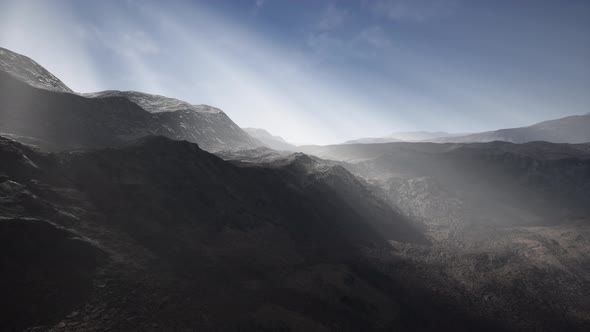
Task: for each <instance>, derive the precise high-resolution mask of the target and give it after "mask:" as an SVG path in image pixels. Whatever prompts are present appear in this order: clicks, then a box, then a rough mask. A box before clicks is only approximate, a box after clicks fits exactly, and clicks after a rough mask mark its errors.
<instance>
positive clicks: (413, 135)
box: [343, 131, 461, 144]
mask: <svg viewBox="0 0 590 332" xmlns="http://www.w3.org/2000/svg"><path fill="white" fill-rule="evenodd" d="M460 135H461V134H451V133H447V132H443V131H437V132H430V131H401V132H395V133H392V134H390V135H387V136H385V137H375V138H359V139H356V140H351V141H346V142H344V143H343V144H375V143H393V142H418V141H432V140H436V139H440V138H445V137H452V136H460Z"/></svg>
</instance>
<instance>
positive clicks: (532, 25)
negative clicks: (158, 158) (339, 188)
mask: <svg viewBox="0 0 590 332" xmlns="http://www.w3.org/2000/svg"><path fill="white" fill-rule="evenodd" d="M589 31H590V3H589V2H587V1H567V2H565V1H518V2H515V1H494V2H489V1H458V0H457V1H448V0H441V1H406V0H401V1H400V0H391V1H280V0H272V1H271V0H267V1H264V0H252V1H234V2H229V1H215V2H214V1H207V2H205V1H175V2H173V3H169V2H166V3H164V2H161V1H100V2H98V1H97V2H90V1H84V2H80V1H65V0H64V1H16V0H14V1H11V0H8V1H6V0H3V1H2V2H0V46H2V47H5V48H8V49H11V50H13V51H15V52H19V53H21V54H26V55H28V56H30V57H32V58H34V59H35V60H36V61H38V62H39V63H40V64H41V65H43V66H44V67H46V68H47V69H48V70H50V71H51V72H52V73H54V74H55V75H56V76H58V77H60V78H61V79H62V80H63V81H64V82H65V83H66V84H67V85H68V86H70V87H71V88H72V89H74V90H75V91H78V92H91V91H98V90H107V89H122V90H138V91H143V92H148V93H155V94H161V95H166V96H170V97H176V98H179V99H182V100H186V101H189V102H191V103H195V104H209V105H213V106H216V107H219V108H221V109H223V110H224V111H225V112H226V113H227V114H228V115H229V116H230V117H231V118H232V119H233V120H234V121H235V122H236V123H237V124H238V125H240V126H242V127H255V128H264V129H267V130H269V131H270V132H272V133H273V134H276V135H280V136H282V137H284V138H285V139H287V140H288V141H291V142H295V143H315V144H328V143H338V142H343V141H346V140H350V139H355V138H358V137H379V136H384V135H387V134H389V133H391V132H394V131H410V130H430V131H449V132H475V131H483V130H491V129H496V128H506V127H516V126H524V125H529V124H532V123H535V122H539V121H542V120H546V119H551V118H559V117H563V116H567V115H573V114H583V113H587V112H588V110H589V109H590V95H589V94H588V93H587V91H588V87H589V86H590V63H589V61H588V59H590V33H589Z"/></svg>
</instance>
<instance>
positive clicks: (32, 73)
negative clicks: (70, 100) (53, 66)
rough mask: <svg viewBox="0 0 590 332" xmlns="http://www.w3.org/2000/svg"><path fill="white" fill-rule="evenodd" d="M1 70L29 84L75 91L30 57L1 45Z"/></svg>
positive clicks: (43, 87) (58, 90) (54, 89)
mask: <svg viewBox="0 0 590 332" xmlns="http://www.w3.org/2000/svg"><path fill="white" fill-rule="evenodd" d="M0 71H3V72H5V73H8V74H10V75H11V76H12V77H15V78H17V79H19V80H21V81H23V82H26V83H27V84H29V85H31V86H34V87H36V88H40V89H47V90H51V91H56V92H69V93H72V92H73V91H72V90H71V89H70V88H68V87H67V86H66V85H65V84H64V83H63V82H62V81H60V80H59V78H57V77H55V76H53V74H51V73H50V72H49V71H47V70H46V69H45V68H43V67H41V66H40V65H39V64H38V63H36V62H35V61H33V60H31V59H30V58H28V57H26V56H24V55H20V54H18V53H14V52H12V51H10V50H7V49H5V48H2V47H0Z"/></svg>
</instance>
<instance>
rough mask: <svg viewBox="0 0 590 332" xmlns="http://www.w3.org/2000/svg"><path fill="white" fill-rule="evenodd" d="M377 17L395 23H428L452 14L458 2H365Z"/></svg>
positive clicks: (421, 0) (434, 0) (390, 0)
mask: <svg viewBox="0 0 590 332" xmlns="http://www.w3.org/2000/svg"><path fill="white" fill-rule="evenodd" d="M364 5H365V6H366V7H368V8H370V10H372V11H373V12H374V13H375V14H376V15H379V16H383V17H385V18H387V19H390V20H393V21H417V22H421V21H426V20H429V19H433V18H439V17H444V16H448V15H450V14H452V13H453V12H454V11H455V8H456V6H457V1H456V0H377V1H364Z"/></svg>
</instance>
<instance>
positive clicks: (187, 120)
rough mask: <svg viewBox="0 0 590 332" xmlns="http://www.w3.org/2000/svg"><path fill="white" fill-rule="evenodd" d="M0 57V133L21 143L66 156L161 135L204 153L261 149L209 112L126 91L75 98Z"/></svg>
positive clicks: (28, 64) (31, 65) (32, 66)
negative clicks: (64, 152)
mask: <svg viewBox="0 0 590 332" xmlns="http://www.w3.org/2000/svg"><path fill="white" fill-rule="evenodd" d="M2 52H4V53H3V55H2V56H0V116H1V118H2V122H0V133H3V134H5V135H11V137H13V138H14V139H17V140H19V141H21V142H24V143H27V144H33V145H36V146H38V147H42V148H44V149H50V150H67V149H78V148H88V147H105V146H114V145H120V144H124V143H126V142H129V141H132V140H135V139H138V138H140V137H144V136H148V135H163V136H166V137H169V138H172V139H177V140H187V141H190V142H194V143H197V144H199V145H200V146H201V147H202V148H203V149H206V150H208V151H218V150H226V149H247V148H254V147H257V146H260V145H262V143H261V142H259V141H257V140H256V139H254V138H252V137H251V136H249V135H248V134H247V133H246V132H244V131H243V130H242V129H241V128H240V127H238V126H237V125H236V124H235V123H234V122H233V121H232V120H231V119H230V118H229V117H228V116H227V115H226V114H225V113H224V112H223V111H221V110H219V109H216V108H214V107H210V106H206V105H191V104H188V103H186V102H183V101H180V100H177V99H173V98H167V97H163V96H156V95H149V94H144V93H140V92H129V91H127V92H121V91H104V92H97V93H92V94H86V95H83V96H82V95H77V94H74V93H72V91H71V90H70V89H68V88H67V87H66V86H65V85H63V83H61V81H59V80H58V79H57V78H55V76H53V75H52V74H51V73H49V72H48V71H46V70H45V69H43V68H42V67H41V66H39V65H38V64H37V63H35V62H34V61H32V60H30V59H28V58H26V57H24V56H21V55H18V54H15V53H12V52H10V51H8V50H2Z"/></svg>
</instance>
